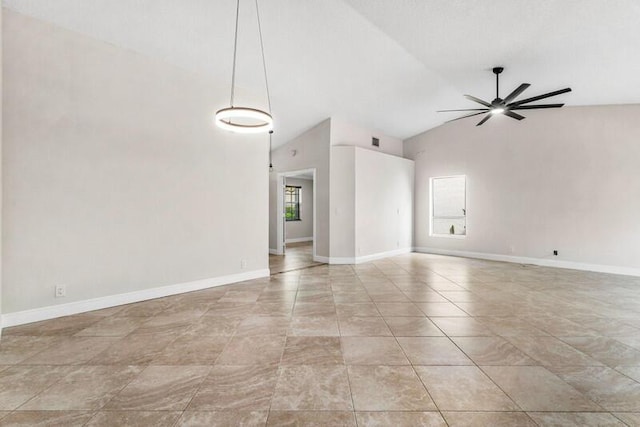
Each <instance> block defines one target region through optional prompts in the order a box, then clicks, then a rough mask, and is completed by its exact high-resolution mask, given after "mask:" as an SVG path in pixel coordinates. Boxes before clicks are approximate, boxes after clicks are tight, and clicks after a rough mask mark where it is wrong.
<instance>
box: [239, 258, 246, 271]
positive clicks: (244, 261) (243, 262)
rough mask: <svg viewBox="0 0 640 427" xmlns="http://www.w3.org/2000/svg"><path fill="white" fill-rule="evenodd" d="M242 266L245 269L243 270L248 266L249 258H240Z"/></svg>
mask: <svg viewBox="0 0 640 427" xmlns="http://www.w3.org/2000/svg"><path fill="white" fill-rule="evenodd" d="M240 268H241V269H243V270H244V269H245V268H247V260H246V259H241V260H240Z"/></svg>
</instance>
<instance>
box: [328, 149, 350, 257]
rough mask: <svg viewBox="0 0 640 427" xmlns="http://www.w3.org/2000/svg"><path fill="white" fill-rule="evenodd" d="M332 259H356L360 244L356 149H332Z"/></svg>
mask: <svg viewBox="0 0 640 427" xmlns="http://www.w3.org/2000/svg"><path fill="white" fill-rule="evenodd" d="M330 200H331V202H330V206H331V259H332V260H334V261H335V260H336V259H338V258H344V259H345V260H349V259H353V257H354V256H355V244H356V230H355V223H356V181H355V147H347V146H344V147H338V146H334V147H331V197H330Z"/></svg>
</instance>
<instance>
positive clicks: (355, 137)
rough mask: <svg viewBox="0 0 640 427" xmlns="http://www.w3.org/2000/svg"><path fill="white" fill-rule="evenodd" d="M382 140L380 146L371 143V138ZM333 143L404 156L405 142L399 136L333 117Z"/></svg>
mask: <svg viewBox="0 0 640 427" xmlns="http://www.w3.org/2000/svg"><path fill="white" fill-rule="evenodd" d="M372 137H376V138H378V139H379V140H380V146H379V147H374V146H373V145H371V138H372ZM331 145H349V146H354V147H361V148H366V149H369V150H373V151H377V152H380V153H386V154H391V155H394V156H400V157H402V150H403V144H402V140H401V139H399V138H394V137H391V136H388V135H385V134H383V133H382V132H380V131H378V130H376V129H368V128H365V127H362V126H358V125H355V124H353V123H350V122H348V121H346V120H342V119H339V118H335V117H332V118H331Z"/></svg>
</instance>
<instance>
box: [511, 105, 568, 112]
mask: <svg viewBox="0 0 640 427" xmlns="http://www.w3.org/2000/svg"><path fill="white" fill-rule="evenodd" d="M563 105H564V104H540V105H519V106H516V107H512V108H510V110H512V111H513V110H535V109H536V108H560V107H562V106H563Z"/></svg>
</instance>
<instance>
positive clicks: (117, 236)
mask: <svg viewBox="0 0 640 427" xmlns="http://www.w3.org/2000/svg"><path fill="white" fill-rule="evenodd" d="M4 12H5V16H4V25H5V27H4V33H3V34H4V48H5V52H4V59H5V61H4V79H5V80H4V83H5V91H4V93H3V95H4V129H3V130H4V147H3V148H4V159H3V166H4V168H3V169H4V170H3V181H4V182H3V188H4V202H5V206H4V218H3V220H4V224H3V242H2V243H3V246H4V254H3V255H4V271H3V281H4V288H3V301H2V306H3V313H5V314H6V313H11V312H16V311H20V310H27V309H33V308H38V307H43V306H50V305H54V304H61V303H68V302H72V301H82V300H86V299H90V298H97V297H104V296H109V295H114V294H120V293H125V292H131V291H138V290H145V289H149V288H154V287H158V286H163V285H172V284H178V283H184V282H189V281H194V280H198V279H207V278H217V277H224V276H227V275H233V274H239V273H245V272H250V271H264V269H267V268H268V256H267V252H266V248H267V238H268V233H267V230H268V223H267V215H268V211H267V205H268V197H267V194H268V184H267V183H268V178H267V176H268V168H267V166H268V161H267V156H268V143H267V139H266V136H265V135H257V136H239V135H235V134H230V133H226V132H223V131H220V130H218V129H217V128H215V127H214V126H213V125H212V113H213V112H214V111H215V110H216V109H217V108H220V107H222V106H224V104H225V103H226V102H227V101H226V100H227V96H228V93H227V89H228V88H227V87H223V86H216V85H214V84H213V83H212V82H210V81H208V80H207V79H205V78H203V77H201V76H197V75H194V74H191V73H189V72H186V71H184V70H182V69H179V68H176V67H173V66H169V65H167V64H165V63H163V62H161V61H158V60H152V59H149V58H146V57H143V56H140V55H138V54H135V53H132V52H130V51H126V50H123V49H120V48H117V47H115V46H112V45H109V44H106V43H103V42H99V41H96V40H93V39H90V38H88V37H85V36H81V35H79V34H76V33H73V32H71V31H67V30H63V29H60V28H57V27H54V26H52V25H50V24H47V23H43V22H41V21H37V20H35V19H32V18H28V17H25V16H22V15H19V14H17V13H15V12H11V11H8V10H5V11H4ZM243 259H244V260H246V267H245V268H244V269H243V268H241V260H243ZM57 284H63V285H66V288H67V296H66V298H57V299H54V286H55V285H57Z"/></svg>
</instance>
